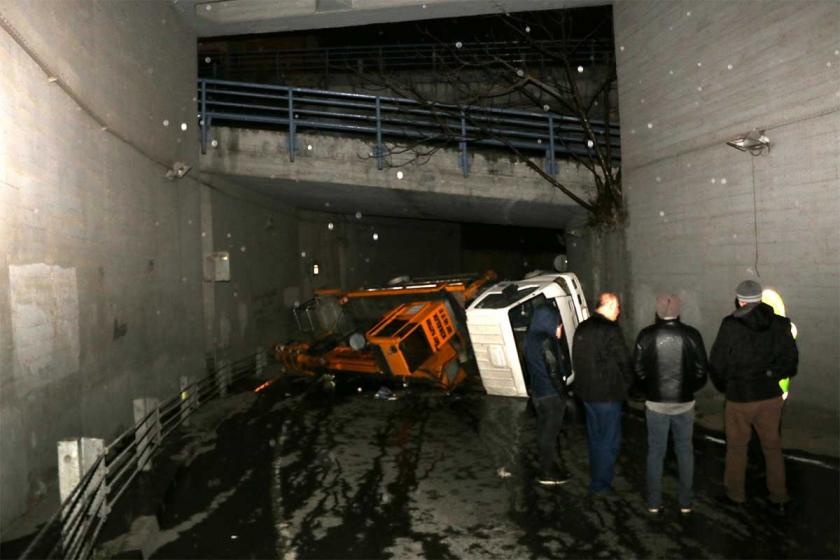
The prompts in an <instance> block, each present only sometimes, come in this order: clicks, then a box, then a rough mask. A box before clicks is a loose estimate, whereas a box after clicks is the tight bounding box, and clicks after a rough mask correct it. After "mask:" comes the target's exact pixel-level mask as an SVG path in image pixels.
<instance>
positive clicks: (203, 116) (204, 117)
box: [199, 80, 210, 154]
mask: <svg viewBox="0 0 840 560" xmlns="http://www.w3.org/2000/svg"><path fill="white" fill-rule="evenodd" d="M199 81H200V83H201V122H200V124H201V153H202V154H206V153H207V132H208V129H209V127H210V119H208V118H207V80H199Z"/></svg>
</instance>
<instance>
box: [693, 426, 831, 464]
mask: <svg viewBox="0 0 840 560" xmlns="http://www.w3.org/2000/svg"><path fill="white" fill-rule="evenodd" d="M703 439H707V440H709V441H713V442H715V443H720V444H721V445H726V440H724V439H720V438H716V437H714V436H707V435H704V436H703ZM783 455H784V456H785V457H786V458H788V459H790V460H791V461H797V462H799V463H808V464H809V465H817V466H820V467H824V468H826V469H831V470H833V471H836V470H840V469H838V467H837V466H835V465H832V464H831V463H826V462H825V461H820V460H818V459H808V458H806V457H799V456H797V455H791V454H790V453H783Z"/></svg>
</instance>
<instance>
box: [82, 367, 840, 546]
mask: <svg viewBox="0 0 840 560" xmlns="http://www.w3.org/2000/svg"><path fill="white" fill-rule="evenodd" d="M251 388H252V387H244V388H242V391H241V392H240V393H238V394H235V395H233V396H231V397H228V398H227V399H225V400H224V401H219V402H218V403H214V404H211V405H209V406H208V407H206V409H202V410H201V411H199V413H198V414H197V416H196V417H195V419H194V420H193V421H192V422H191V426H190V427H188V428H185V429H184V430H183V432H182V433H180V434H179V435H178V436H177V437H175V438H173V439H172V440H171V441H170V442H168V443H167V445H166V449H165V457H164V458H163V459H161V460H158V461H157V462H156V467H155V470H154V471H153V472H152V473H150V474H149V475H148V476H145V475H144V477H140V478H139V479H138V484H137V485H136V488H134V489H133V491H132V492H131V493H129V495H128V496H127V497H126V498H125V499H123V500H122V501H121V503H120V504H118V505H117V507H116V508H115V510H114V512H113V514H112V515H111V517H110V519H109V522H108V523H107V524H106V526H105V529H104V530H103V533H102V535H101V538H100V550H99V553H100V554H101V555H103V556H114V557H141V555H144V556H146V557H154V558H285V559H292V558H421V557H422V558H549V557H573V558H579V557H586V558H595V557H605V558H612V557H621V558H627V557H641V558H675V557H682V558H819V557H822V558H837V557H838V556H840V546H839V545H838V527H840V516H838V509H840V490H839V489H838V478H839V475H838V470H837V466H836V460H835V461H832V460H823V459H821V458H805V462H803V461H801V460H792V459H789V460H788V461H787V468H788V479H789V487H790V491H791V494H792V496H793V497H794V499H795V502H794V504H793V507H792V508H791V509H790V511H789V512H788V513H787V514H786V515H785V516H779V515H778V514H774V513H772V512H771V511H770V509H769V508H768V504H767V501H766V490H765V489H764V477H763V463H762V460H761V457H760V453H758V454H757V455H755V456H753V457H751V466H750V471H749V472H748V481H749V482H748V494H749V496H750V497H749V501H748V503H747V505H746V506H744V507H741V508H733V507H731V506H726V505H723V504H720V503H718V501H717V496H719V495H720V494H721V493H722V487H721V484H720V481H721V478H722V473H723V457H724V447H723V446H722V445H721V444H720V443H717V442H715V441H713V440H712V439H708V438H707V437H706V436H711V437H712V438H714V437H715V434H704V433H702V432H701V431H699V430H698V431H697V432H696V434H695V454H696V467H695V493H696V499H695V503H694V511H693V512H692V513H691V514H688V515H684V514H680V513H679V511H678V509H677V504H676V463H675V460H674V457H673V455H672V454H670V453H669V457H668V459H667V464H666V471H665V480H664V489H665V494H664V508H665V509H664V511H663V512H662V513H660V514H657V515H652V514H649V513H648V512H647V511H646V509H645V502H644V499H643V487H644V468H645V467H644V465H645V449H646V444H645V429H644V419H643V416H642V415H641V414H640V413H638V412H635V411H631V410H625V414H624V419H623V422H624V424H623V429H624V438H623V442H622V450H621V456H620V459H619V463H618V466H617V476H616V481H615V488H616V491H617V493H616V495H615V496H614V497H610V498H601V497H592V496H590V494H589V492H588V482H589V480H588V460H587V451H586V434H585V426H584V425H583V423H582V422H581V421H580V420H578V421H575V419H568V420H569V421H567V422H566V425H565V427H564V432H563V435H562V436H561V447H562V449H561V458H560V460H561V462H562V464H563V465H564V467H565V468H566V469H567V471H568V472H569V473H571V475H572V480H571V481H570V482H569V483H568V484H567V485H565V486H561V487H555V488H543V487H540V486H538V485H537V484H536V483H535V476H536V474H537V472H536V441H535V437H534V424H535V422H534V417H533V416H532V415H531V414H530V413H529V412H528V410H527V408H526V403H525V401H523V400H518V399H510V398H498V397H488V396H486V395H484V394H483V393H482V392H480V391H466V392H464V393H461V394H454V395H445V394H441V393H439V392H436V391H434V390H429V389H425V388H422V387H413V386H412V387H409V388H408V389H407V390H402V389H401V388H400V390H397V391H396V394H397V397H398V398H397V400H393V401H387V400H378V399H376V398H375V397H374V393H375V392H376V390H377V389H378V388H379V384H378V383H376V384H374V383H373V382H372V381H371V380H345V381H344V382H341V383H339V386H338V387H337V388H336V390H335V391H334V392H324V391H322V390H321V389H320V386H319V385H318V384H316V383H314V382H313V381H312V380H308V379H305V380H297V381H293V380H281V381H278V382H276V383H274V384H273V385H271V386H270V387H269V388H268V389H266V390H264V391H262V392H260V393H258V394H255V393H253V391H251V390H250V389H251ZM359 388H361V392H359ZM716 436H717V437H720V434H717V435H716ZM824 461H827V462H828V465H821V464H819V463H821V462H824Z"/></svg>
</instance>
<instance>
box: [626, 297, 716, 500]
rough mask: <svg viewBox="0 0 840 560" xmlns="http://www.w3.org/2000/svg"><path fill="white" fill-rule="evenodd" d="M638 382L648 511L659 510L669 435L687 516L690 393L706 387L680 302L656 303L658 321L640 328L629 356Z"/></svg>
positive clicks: (700, 349) (702, 352)
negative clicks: (645, 442) (645, 446)
mask: <svg viewBox="0 0 840 560" xmlns="http://www.w3.org/2000/svg"><path fill="white" fill-rule="evenodd" d="M633 363H634V369H635V372H636V378H637V379H639V381H641V384H642V390H643V391H644V394H645V398H646V399H647V400H646V402H645V416H646V418H647V432H648V454H647V506H648V511H649V512H650V513H659V510H660V508H661V507H662V463H663V461H664V459H665V452H666V451H667V450H668V432H669V431H670V432H671V434H672V437H673V438H674V451H675V452H676V455H677V465H678V466H679V473H680V484H679V491H678V495H677V501H678V502H679V506H680V512H681V513H691V498H692V486H693V480H694V446H693V444H692V437H693V435H694V392H695V391H699V390H700V388H702V387H703V385H705V384H706V348H705V347H704V346H703V338H702V337H701V336H700V333H699V332H697V329H695V328H693V327H690V326H688V325H685V324H683V323H682V322H681V321H680V298H679V297H677V296H676V295H673V294H662V295H660V296H659V297H657V298H656V322H655V323H654V324H653V325H650V326H649V327H646V328H644V329H642V332H640V333H639V336H638V337H637V338H636V348H635V350H634V356H633Z"/></svg>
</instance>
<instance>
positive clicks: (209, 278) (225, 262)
mask: <svg viewBox="0 0 840 560" xmlns="http://www.w3.org/2000/svg"><path fill="white" fill-rule="evenodd" d="M204 281H205V282H230V254H229V253H228V252H227V251H218V252H216V253H210V254H209V255H207V257H206V258H205V259H204Z"/></svg>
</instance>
